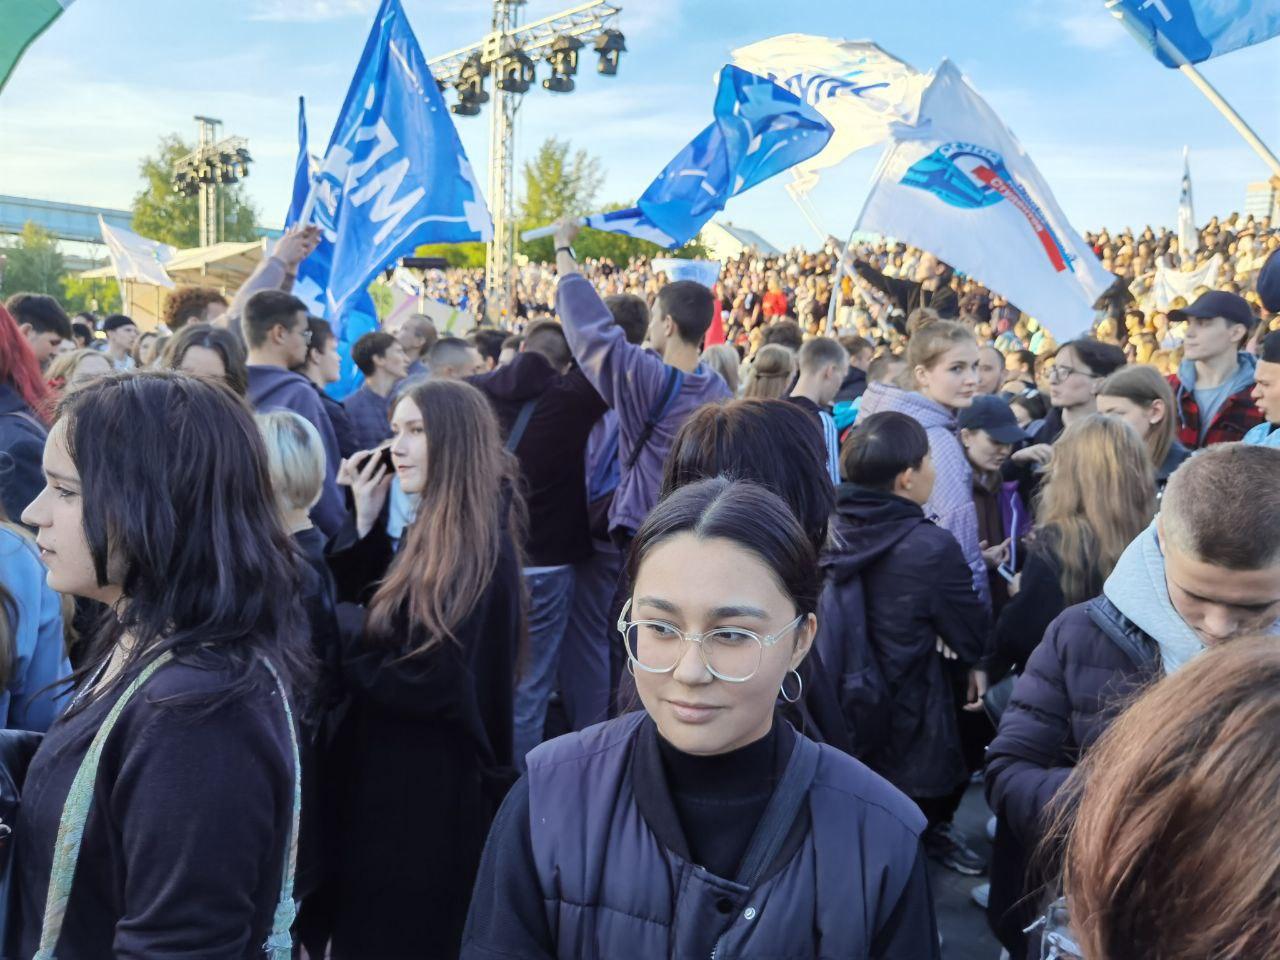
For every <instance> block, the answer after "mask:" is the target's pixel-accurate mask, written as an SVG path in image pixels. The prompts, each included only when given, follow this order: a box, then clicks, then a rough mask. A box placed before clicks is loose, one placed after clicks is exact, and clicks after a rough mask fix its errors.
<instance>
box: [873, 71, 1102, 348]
mask: <svg viewBox="0 0 1280 960" xmlns="http://www.w3.org/2000/svg"><path fill="white" fill-rule="evenodd" d="M892 135H893V142H892V143H891V144H890V146H889V147H888V148H887V149H886V151H885V155H884V157H883V158H882V159H881V161H880V166H879V168H878V169H877V171H876V178H875V181H874V184H873V186H872V189H871V195H870V196H869V197H868V198H867V203H866V206H865V207H864V209H863V211H862V216H861V218H860V219H859V221H858V229H859V230H871V231H874V232H876V233H879V234H881V235H882V236H891V237H895V238H896V239H898V240H899V241H903V242H906V243H910V244H912V245H914V246H917V247H920V248H921V249H923V250H927V251H929V252H930V253H932V254H934V255H935V256H937V257H938V258H940V259H941V260H944V261H945V262H947V263H948V264H950V265H951V266H953V267H955V268H956V269H957V270H959V271H961V272H962V273H964V274H966V275H968V276H971V277H973V278H974V279H975V280H978V281H979V282H980V283H983V284H985V285H986V286H987V288H988V289H990V290H992V291H993V292H995V293H998V294H1000V295H1001V296H1003V297H1005V298H1007V299H1008V300H1009V302H1010V303H1012V304H1013V305H1014V306H1016V307H1018V308H1019V309H1020V310H1023V311H1025V312H1026V313H1028V314H1030V315H1031V316H1032V317H1034V318H1035V319H1037V320H1039V321H1040V322H1041V323H1042V324H1044V326H1045V327H1047V328H1048V329H1049V331H1050V332H1051V333H1052V334H1053V335H1054V337H1055V338H1056V339H1057V340H1058V341H1059V342H1062V341H1064V340H1069V339H1071V338H1072V337H1074V336H1078V335H1079V334H1081V333H1084V332H1086V331H1088V329H1089V328H1090V326H1091V325H1092V323H1093V319H1094V310H1093V305H1094V302H1095V301H1096V300H1097V299H1098V297H1100V296H1101V295H1102V294H1103V293H1104V292H1106V290H1107V289H1108V288H1109V287H1110V286H1111V284H1112V283H1113V282H1114V281H1115V278H1114V277H1112V275H1111V274H1109V273H1107V271H1105V270H1103V269H1102V265H1101V264H1100V263H1099V262H1098V259H1097V257H1096V256H1094V253H1093V251H1092V250H1091V249H1090V248H1089V246H1088V245H1087V244H1086V243H1085V241H1084V238H1083V237H1082V236H1081V235H1080V234H1078V233H1077V232H1076V231H1075V229H1074V228H1073V227H1072V226H1071V224H1070V223H1069V222H1068V221H1067V218H1066V215H1065V214H1064V213H1063V212H1062V210H1061V209H1059V207H1058V203H1057V201H1056V200H1054V198H1053V193H1052V192H1051V191H1050V190H1049V185H1048V184H1047V183H1045V182H1044V179H1043V178H1042V177H1041V176H1040V172H1039V171H1038V170H1036V168H1035V164H1033V163H1032V162H1031V158H1030V157H1028V156H1027V154H1026V152H1025V151H1024V150H1023V149H1022V146H1021V144H1019V143H1018V141H1017V139H1016V138H1015V137H1014V136H1013V134H1012V133H1011V132H1010V131H1009V130H1008V128H1007V127H1005V125H1004V124H1003V123H1002V122H1001V120H1000V118H999V116H997V115H996V113H995V111H993V110H992V109H991V107H989V106H988V105H987V103H986V101H984V100H983V99H982V97H980V96H978V94H977V93H976V92H975V91H974V89H973V88H972V87H970V86H969V84H968V83H967V82H965V79H964V76H963V75H962V74H961V73H960V71H959V69H957V68H956V66H955V65H954V64H952V63H951V62H950V61H949V60H944V61H942V63H941V65H940V66H939V67H938V69H937V70H936V71H934V75H933V80H932V82H931V83H930V84H929V87H928V89H927V90H926V91H925V94H924V98H923V100H922V101H921V105H920V118H919V122H918V123H917V124H915V125H908V124H897V125H895V126H894V128H893V130H892Z"/></svg>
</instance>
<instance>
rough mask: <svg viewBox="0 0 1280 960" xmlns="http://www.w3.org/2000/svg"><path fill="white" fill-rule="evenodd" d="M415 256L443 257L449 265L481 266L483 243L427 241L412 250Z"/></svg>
mask: <svg viewBox="0 0 1280 960" xmlns="http://www.w3.org/2000/svg"><path fill="white" fill-rule="evenodd" d="M413 255H414V256H415V257H444V258H445V259H446V260H448V261H449V266H451V267H483V266H484V260H485V256H486V255H487V254H486V252H485V245H484V244H483V243H481V242H480V241H478V240H477V241H474V242H472V243H428V244H426V245H425V246H422V247H418V248H417V249H416V250H414V251H413Z"/></svg>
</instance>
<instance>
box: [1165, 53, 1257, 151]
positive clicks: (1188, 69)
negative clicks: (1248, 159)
mask: <svg viewBox="0 0 1280 960" xmlns="http://www.w3.org/2000/svg"><path fill="white" fill-rule="evenodd" d="M1178 70H1179V72H1181V73H1182V75H1183V76H1184V77H1186V78H1187V79H1188V80H1190V81H1191V82H1192V83H1193V84H1195V87H1196V89H1197V90H1199V91H1200V92H1201V93H1203V94H1204V96H1205V99H1207V100H1208V101H1209V102H1210V103H1211V104H1213V105H1214V107H1216V108H1217V110H1218V112H1219V113H1220V114H1222V115H1223V116H1224V117H1226V118H1227V122H1228V123H1230V124H1231V125H1232V126H1233V127H1235V128H1236V132H1237V133H1239V134H1240V136H1242V137H1244V140H1245V143H1247V144H1249V146H1251V147H1252V148H1253V151H1254V153H1256V154H1257V155H1258V156H1259V157H1261V158H1262V162H1263V163H1265V164H1266V165H1267V166H1268V167H1270V168H1271V172H1272V174H1273V175H1275V176H1277V177H1280V160H1278V159H1276V155H1275V154H1274V153H1272V152H1271V148H1270V147H1268V146H1267V145H1266V144H1265V143H1263V142H1262V139H1261V138H1260V137H1259V136H1258V135H1257V134H1256V133H1254V132H1253V128H1252V127H1250V126H1249V124H1248V123H1246V122H1245V120H1244V118H1243V117H1242V116H1240V114H1238V113H1236V111H1235V108H1234V107H1232V106H1231V104H1229V103H1227V101H1226V100H1225V99H1224V98H1223V96H1222V94H1220V93H1219V92H1218V91H1217V90H1216V89H1214V87H1213V84H1211V83H1210V82H1209V81H1208V80H1206V79H1205V77H1204V74H1202V73H1201V72H1200V71H1199V70H1197V69H1196V68H1195V67H1193V66H1192V65H1191V64H1189V63H1183V64H1181V65H1180V66H1179V67H1178Z"/></svg>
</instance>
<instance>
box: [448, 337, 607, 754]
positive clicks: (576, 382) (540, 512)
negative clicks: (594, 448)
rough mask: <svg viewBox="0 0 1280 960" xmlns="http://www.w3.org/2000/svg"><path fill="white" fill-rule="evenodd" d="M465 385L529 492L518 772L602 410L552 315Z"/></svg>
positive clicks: (551, 653) (574, 545) (552, 650)
mask: <svg viewBox="0 0 1280 960" xmlns="http://www.w3.org/2000/svg"><path fill="white" fill-rule="evenodd" d="M467 382H469V383H471V384H472V385H473V386H475V387H477V388H478V389H479V390H480V391H481V392H482V393H484V395H485V396H486V397H488V398H489V402H490V403H491V404H492V405H493V409H494V413H495V414H496V415H497V417H498V423H499V425H500V427H501V429H502V434H503V436H504V437H505V438H506V442H507V447H508V449H509V450H510V451H511V452H512V453H514V454H515V456H516V459H517V460H518V461H519V463H520V475H521V478H522V479H523V482H524V489H525V490H526V491H527V497H526V499H527V504H528V510H529V536H528V541H527V543H526V545H525V561H526V566H525V569H524V579H525V584H526V586H527V587H528V593H529V611H528V613H529V638H528V648H527V650H528V652H527V654H526V657H525V664H524V670H523V672H522V674H521V677H520V680H519V683H518V685H517V687H516V693H515V756H516V762H517V765H518V766H519V767H520V768H521V769H523V768H524V757H525V754H527V753H528V752H529V751H530V750H532V749H533V748H534V747H536V746H537V745H538V744H539V743H541V742H542V732H543V729H544V726H545V724H546V719H547V704H548V703H549V702H550V699H551V694H552V693H553V692H554V691H555V689H556V679H557V671H558V667H559V663H560V649H561V643H562V640H563V638H564V634H565V629H566V627H567V626H568V621H569V613H570V609H571V606H572V601H573V593H574V565H575V564H577V563H579V562H581V561H583V560H586V559H587V558H588V557H589V556H591V551H592V547H591V533H590V530H589V525H588V521H587V481H586V468H585V463H584V461H585V454H586V449H587V439H588V437H589V435H590V434H591V428H592V427H593V426H594V425H595V423H596V421H597V420H599V419H600V417H601V416H602V415H603V414H604V412H605V410H607V409H608V408H607V407H606V406H605V403H604V401H603V400H602V399H601V398H600V395H599V394H598V393H597V392H596V390H595V388H594V387H592V386H591V382H590V381H589V380H588V379H587V378H586V376H584V375H583V373H582V371H581V370H579V369H578V368H577V367H575V366H574V365H573V354H572V353H571V352H570V350H569V343H568V341H567V340H566V339H565V334H564V330H563V328H561V326H560V324H558V323H556V322H555V321H554V320H535V321H534V322H533V323H531V324H530V325H529V327H528V329H527V330H526V331H525V336H524V343H523V346H522V348H521V351H520V353H518V354H517V355H516V357H515V359H513V360H512V361H511V362H510V363H508V364H505V365H502V366H499V367H498V368H497V369H495V370H492V371H490V372H488V373H483V374H480V375H479V376H475V377H471V378H469V379H468V381H467Z"/></svg>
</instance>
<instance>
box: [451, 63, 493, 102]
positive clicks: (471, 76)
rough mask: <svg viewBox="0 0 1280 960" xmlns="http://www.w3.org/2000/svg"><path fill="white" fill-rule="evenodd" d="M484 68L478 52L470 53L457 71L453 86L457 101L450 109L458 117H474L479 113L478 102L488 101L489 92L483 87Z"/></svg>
mask: <svg viewBox="0 0 1280 960" xmlns="http://www.w3.org/2000/svg"><path fill="white" fill-rule="evenodd" d="M484 76H485V69H484V64H483V63H481V62H480V54H478V53H477V54H472V55H471V56H470V57H468V58H467V62H466V63H464V64H463V65H462V69H461V70H459V71H458V79H457V81H456V82H455V83H454V85H453V88H454V90H456V91H457V93H458V102H457V103H455V104H454V105H453V106H452V107H450V109H451V110H452V111H453V112H454V113H456V114H457V115H458V116H460V117H474V116H477V115H479V113H480V104H482V103H488V102H489V92H488V91H487V90H485V88H484Z"/></svg>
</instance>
